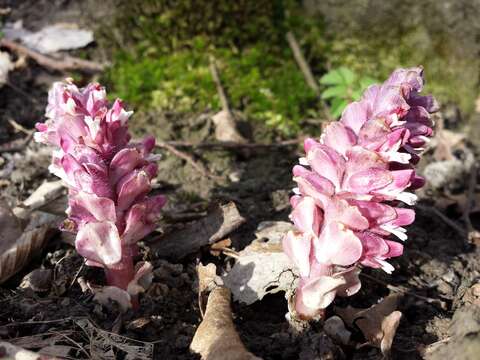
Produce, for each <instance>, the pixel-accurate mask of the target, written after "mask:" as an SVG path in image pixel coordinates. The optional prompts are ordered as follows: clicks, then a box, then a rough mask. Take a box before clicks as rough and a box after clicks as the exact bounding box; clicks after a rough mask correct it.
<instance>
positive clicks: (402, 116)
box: [283, 67, 438, 319]
mask: <svg viewBox="0 0 480 360" xmlns="http://www.w3.org/2000/svg"><path fill="white" fill-rule="evenodd" d="M423 83H424V81H423V69H422V68H421V67H416V68H410V69H399V70H396V71H394V72H393V73H392V75H391V76H390V77H389V78H388V80H387V81H386V82H385V83H383V84H382V85H373V86H370V87H369V88H368V89H367V90H366V91H365V93H364V94H363V97H362V98H361V100H360V101H356V102H353V103H351V104H350V105H348V106H347V108H346V109H345V110H344V112H343V114H342V117H341V119H340V121H338V122H334V123H331V124H329V125H328V126H327V127H326V129H325V131H324V133H323V134H322V136H321V137H320V140H319V141H317V140H315V139H306V140H305V153H306V155H305V157H302V158H300V165H296V166H294V168H293V180H294V181H295V182H296V183H297V185H298V187H297V188H295V189H294V193H295V195H294V196H292V198H291V200H290V203H291V205H292V207H293V210H292V213H291V215H290V218H291V220H292V221H293V223H294V224H295V227H296V229H297V231H291V232H289V233H288V234H287V235H286V236H285V238H284V240H283V249H284V252H285V253H286V254H287V255H288V256H289V258H290V259H291V260H292V262H293V263H294V265H295V266H296V267H297V268H298V269H299V273H300V281H299V285H298V288H297V291H296V294H295V302H294V303H295V309H294V311H295V315H296V316H298V317H300V318H303V319H311V318H314V317H318V316H322V314H323V312H324V309H325V308H326V307H327V306H328V305H329V304H330V303H331V302H332V301H333V300H334V298H335V296H337V295H340V296H350V295H353V294H355V293H356V292H357V291H358V290H359V289H360V281H359V279H358V273H359V271H360V266H369V267H372V268H381V269H383V270H384V271H386V272H387V273H391V272H392V271H393V270H394V268H393V266H392V265H391V264H390V263H388V261H387V260H388V259H390V258H393V257H397V256H400V255H402V253H403V244H402V243H401V242H398V241H394V240H392V239H390V236H394V237H396V238H398V240H400V241H405V240H406V239H407V234H406V230H405V228H404V226H406V225H410V224H411V223H412V222H413V221H414V219H415V212H414V210H411V209H407V208H404V207H401V205H400V204H401V202H403V203H405V204H407V205H412V204H414V202H415V201H416V196H415V195H414V194H413V193H412V192H411V191H412V190H415V189H417V188H419V187H421V186H422V185H423V184H424V180H423V178H421V177H420V176H418V175H416V173H415V169H414V165H415V164H416V163H417V162H418V160H419V155H420V154H421V152H422V150H423V147H424V145H425V144H426V143H427V142H428V138H429V137H431V136H432V134H433V131H432V126H433V122H432V120H431V119H430V114H431V113H433V112H435V111H437V110H438V104H437V103H436V101H435V99H434V98H433V97H431V96H421V95H420V92H421V90H422V88H423Z"/></svg>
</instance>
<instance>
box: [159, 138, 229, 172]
mask: <svg viewBox="0 0 480 360" xmlns="http://www.w3.org/2000/svg"><path fill="white" fill-rule="evenodd" d="M155 146H157V147H159V148H162V149H166V150H168V151H170V152H171V153H172V154H174V155H175V156H178V157H179V158H181V159H183V160H185V161H186V162H188V163H189V164H190V165H192V167H193V168H194V169H195V170H197V171H198V172H199V173H200V174H202V175H203V176H206V177H208V178H211V179H213V180H221V179H222V178H221V177H219V176H216V175H214V174H212V173H211V172H210V171H208V169H207V168H205V166H203V164H201V163H198V162H196V161H195V160H194V159H193V158H192V157H191V156H190V155H189V154H187V153H185V152H183V151H180V150H178V149H177V148H175V147H174V146H172V145H170V144H168V143H166V142H158V143H157V144H156V145H155Z"/></svg>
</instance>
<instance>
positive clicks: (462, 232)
mask: <svg viewBox="0 0 480 360" xmlns="http://www.w3.org/2000/svg"><path fill="white" fill-rule="evenodd" d="M416 208H418V209H420V210H423V211H427V212H430V213H433V214H435V215H436V216H438V217H439V218H440V219H441V220H442V221H443V222H444V223H445V224H447V225H448V226H450V227H451V228H452V229H454V230H455V231H456V232H457V233H458V234H459V235H460V236H462V237H466V236H467V235H468V233H467V231H465V229H464V228H462V227H461V226H460V225H458V224H457V223H456V222H455V221H453V220H450V219H449V218H448V217H447V216H445V215H444V214H443V213H442V212H441V211H439V210H438V209H437V208H434V207H432V206H424V205H418V204H417V205H416Z"/></svg>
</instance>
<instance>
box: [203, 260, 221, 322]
mask: <svg viewBox="0 0 480 360" xmlns="http://www.w3.org/2000/svg"><path fill="white" fill-rule="evenodd" d="M197 273H198V306H199V308H200V313H201V314H202V317H203V316H204V315H205V306H204V304H205V302H206V299H207V293H208V292H210V291H212V290H213V289H214V288H215V287H217V286H222V285H223V281H222V278H221V277H220V276H218V275H217V267H216V266H215V264H212V263H210V264H207V265H205V266H204V265H202V264H198V266H197Z"/></svg>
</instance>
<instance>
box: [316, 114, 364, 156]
mask: <svg viewBox="0 0 480 360" xmlns="http://www.w3.org/2000/svg"><path fill="white" fill-rule="evenodd" d="M322 140H323V143H324V144H325V145H327V146H328V147H330V148H332V149H334V150H336V151H337V152H338V153H340V154H342V155H345V154H346V153H347V151H348V150H349V149H351V148H352V146H354V145H355V144H356V143H357V137H356V135H355V133H354V132H353V131H352V130H351V129H350V128H348V127H346V126H344V125H343V124H342V123H340V122H332V123H330V125H328V126H327V127H326V128H325V130H324V132H323V135H322Z"/></svg>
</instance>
